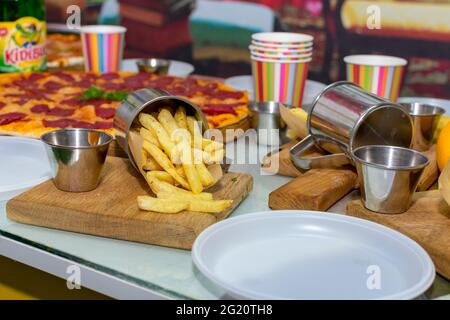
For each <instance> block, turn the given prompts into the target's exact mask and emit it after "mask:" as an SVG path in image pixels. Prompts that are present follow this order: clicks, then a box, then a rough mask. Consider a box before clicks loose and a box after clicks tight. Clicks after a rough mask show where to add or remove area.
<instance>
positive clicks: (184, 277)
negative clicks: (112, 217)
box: [0, 139, 450, 299]
mask: <svg viewBox="0 0 450 320" xmlns="http://www.w3.org/2000/svg"><path fill="white" fill-rule="evenodd" d="M242 146H245V147H246V149H245V150H246V151H245V154H246V157H247V160H249V159H250V162H253V163H252V164H233V165H232V166H231V167H230V171H235V172H248V173H251V174H252V175H253V179H254V181H253V191H252V192H251V193H250V195H249V196H248V197H247V198H246V199H245V200H244V201H243V202H242V203H241V204H240V205H239V207H238V208H236V210H235V211H234V212H233V213H232V215H231V216H237V215H241V214H246V213H251V212H257V211H266V210H269V208H268V205H267V201H268V195H269V193H270V192H271V191H273V190H274V189H276V188H278V187H279V186H281V185H283V184H285V183H286V182H288V181H289V180H290V178H288V177H282V176H276V175H263V174H261V171H260V164H259V161H258V159H261V158H262V157H263V156H264V155H265V154H267V152H269V151H270V150H271V148H270V147H266V146H259V147H257V144H256V143H255V141H250V142H249V141H248V140H247V139H239V140H238V141H237V142H236V143H235V144H228V145H227V157H229V158H231V159H234V160H236V158H237V157H238V155H239V157H241V158H242V156H243V154H242V152H240V150H241V149H239V148H241V147H242ZM255 157H256V158H255ZM255 159H256V160H255ZM241 160H242V159H241ZM247 162H248V161H247ZM5 205H6V202H5V201H4V202H0V235H2V236H4V237H8V238H11V239H14V240H17V241H19V242H22V243H25V244H28V245H31V246H34V247H36V248H38V249H42V250H45V251H47V252H49V253H52V254H55V255H57V256H61V257H63V258H67V259H69V260H72V261H74V262H75V263H78V264H81V265H85V266H87V267H91V268H93V269H96V270H99V271H102V272H105V273H107V274H109V275H112V276H115V277H118V278H120V279H124V280H126V281H128V282H131V283H134V284H136V285H138V286H141V287H144V288H148V289H150V290H153V291H156V292H157V293H159V294H162V295H165V296H168V297H170V298H179V299H218V298H221V297H223V296H224V294H225V293H224V292H223V291H222V290H221V289H220V288H218V287H216V286H215V285H214V284H212V283H211V282H209V281H208V280H207V279H205V278H204V277H203V276H202V275H201V274H200V273H199V271H198V270H196V269H195V267H194V266H193V263H192V260H191V252H190V251H187V250H180V249H172V248H166V247H160V246H153V245H147V244H140V243H134V242H129V241H123V240H114V239H108V238H102V237H96V236H90V235H84V234H78V233H73V232H66V231H58V230H53V229H48V228H43V227H35V226H30V225H25V224H20V223H16V222H14V221H11V220H9V219H7V217H6V211H5ZM343 208H344V206H343V205H342V204H338V205H337V206H335V207H333V208H331V210H330V211H333V212H338V213H342V210H343ZM437 286H438V289H436V290H437V291H436V290H435V292H438V293H439V295H443V294H448V293H450V285H449V283H448V282H447V281H445V280H443V279H441V278H438V280H437Z"/></svg>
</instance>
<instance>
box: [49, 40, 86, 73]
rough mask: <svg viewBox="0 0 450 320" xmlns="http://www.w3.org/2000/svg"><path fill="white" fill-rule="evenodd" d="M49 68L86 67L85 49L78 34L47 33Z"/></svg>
mask: <svg viewBox="0 0 450 320" xmlns="http://www.w3.org/2000/svg"><path fill="white" fill-rule="evenodd" d="M45 51H46V54H47V68H55V69H58V68H59V69H61V68H76V69H82V68H84V59H83V49H82V45H81V40H80V36H79V35H77V34H62V33H53V34H47V43H46V47H45Z"/></svg>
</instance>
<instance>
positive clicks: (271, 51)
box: [248, 45, 313, 57]
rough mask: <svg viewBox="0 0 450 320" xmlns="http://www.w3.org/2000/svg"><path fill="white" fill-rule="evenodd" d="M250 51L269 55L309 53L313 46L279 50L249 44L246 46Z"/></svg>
mask: <svg viewBox="0 0 450 320" xmlns="http://www.w3.org/2000/svg"><path fill="white" fill-rule="evenodd" d="M248 48H249V49H250V51H251V52H252V53H255V54H260V55H269V56H281V57H283V56H295V55H302V54H308V53H311V51H312V50H313V47H312V46H311V47H308V48H304V49H299V50H280V49H266V48H263V47H258V46H254V45H250V46H249V47H248Z"/></svg>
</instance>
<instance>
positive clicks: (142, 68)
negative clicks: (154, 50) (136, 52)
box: [136, 58, 170, 74]
mask: <svg viewBox="0 0 450 320" xmlns="http://www.w3.org/2000/svg"><path fill="white" fill-rule="evenodd" d="M136 65H137V67H138V70H139V72H147V73H154V74H167V73H168V72H169V67H170V60H165V59H156V58H150V59H139V60H137V61H136Z"/></svg>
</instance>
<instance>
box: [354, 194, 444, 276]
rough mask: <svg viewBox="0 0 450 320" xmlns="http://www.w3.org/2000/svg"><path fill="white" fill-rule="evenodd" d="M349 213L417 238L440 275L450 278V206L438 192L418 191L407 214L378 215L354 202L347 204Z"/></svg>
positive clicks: (356, 201)
mask: <svg viewBox="0 0 450 320" xmlns="http://www.w3.org/2000/svg"><path fill="white" fill-rule="evenodd" d="M347 214H348V215H351V216H355V217H359V218H363V219H367V220H371V221H374V222H377V223H380V224H383V225H385V226H387V227H390V228H392V229H395V230H397V231H399V232H401V233H403V234H404V235H406V236H408V237H410V238H411V239H414V240H415V241H416V242H417V243H419V244H420V245H421V246H422V247H423V248H424V249H425V250H426V251H427V252H428V254H429V255H430V256H431V258H432V259H433V262H434V264H435V265H436V269H437V272H438V273H439V274H441V275H442V276H444V277H446V278H447V279H450V206H448V205H447V203H446V202H445V201H444V199H443V198H442V196H441V194H440V192H439V191H437V190H433V191H425V192H417V193H416V194H415V197H414V202H413V204H412V206H411V208H409V210H408V211H407V212H405V213H401V214H382V213H376V212H373V211H369V210H367V209H366V208H364V206H363V204H362V203H361V200H354V201H349V203H348V204H347Z"/></svg>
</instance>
